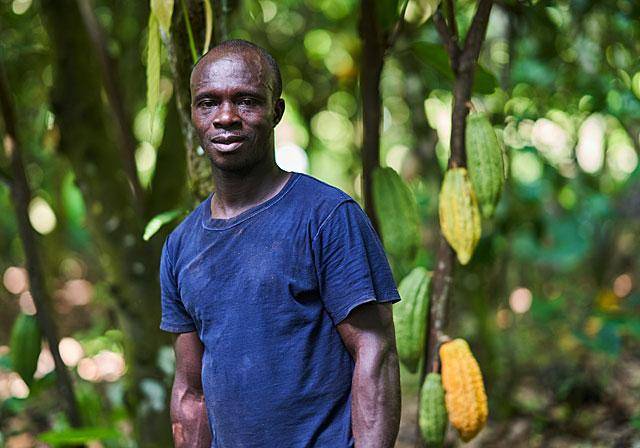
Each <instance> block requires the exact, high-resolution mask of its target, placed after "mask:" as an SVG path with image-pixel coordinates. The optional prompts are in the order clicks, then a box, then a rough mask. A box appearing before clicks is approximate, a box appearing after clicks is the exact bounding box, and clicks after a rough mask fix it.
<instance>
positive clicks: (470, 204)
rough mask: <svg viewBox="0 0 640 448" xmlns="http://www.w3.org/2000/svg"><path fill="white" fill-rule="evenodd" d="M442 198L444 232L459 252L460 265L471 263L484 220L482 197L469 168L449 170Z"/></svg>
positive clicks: (443, 185) (441, 222) (439, 213)
mask: <svg viewBox="0 0 640 448" xmlns="http://www.w3.org/2000/svg"><path fill="white" fill-rule="evenodd" d="M438 201H439V202H438V216H439V217H440V230H442V235H444V237H445V239H446V240H447V242H448V243H449V244H450V245H451V247H452V248H453V249H454V250H455V251H456V255H457V256H458V261H460V264H463V265H464V264H467V263H468V262H469V260H470V259H471V256H472V255H473V251H474V250H475V248H476V245H477V244H478V241H479V240H480V235H481V233H482V223H481V220H480V209H479V208H478V200H477V199H476V194H475V191H474V189H473V185H471V181H470V180H469V176H468V174H467V170H466V169H465V168H451V169H450V170H447V172H446V173H445V175H444V180H443V181H442V187H441V188H440V195H439V198H438Z"/></svg>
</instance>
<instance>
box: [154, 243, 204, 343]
mask: <svg viewBox="0 0 640 448" xmlns="http://www.w3.org/2000/svg"><path fill="white" fill-rule="evenodd" d="M160 292H161V299H162V319H161V320H160V329H162V330H164V331H168V332H170V333H188V332H190V331H195V330H196V326H195V324H194V322H193V319H192V318H191V316H190V315H189V313H188V312H187V310H186V309H185V307H184V303H182V299H181V298H180V293H179V290H178V283H177V281H176V277H175V272H174V268H173V261H172V251H171V250H170V246H169V239H168V238H167V240H166V241H165V243H164V246H163V248H162V256H161V258H160Z"/></svg>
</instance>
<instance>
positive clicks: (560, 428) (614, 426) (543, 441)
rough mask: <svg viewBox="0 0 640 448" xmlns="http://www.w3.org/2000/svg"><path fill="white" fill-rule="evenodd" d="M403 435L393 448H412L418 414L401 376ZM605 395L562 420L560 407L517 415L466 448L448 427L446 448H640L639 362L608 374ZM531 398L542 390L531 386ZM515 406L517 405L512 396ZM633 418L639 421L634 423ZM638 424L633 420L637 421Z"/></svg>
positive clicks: (626, 360)
mask: <svg viewBox="0 0 640 448" xmlns="http://www.w3.org/2000/svg"><path fill="white" fill-rule="evenodd" d="M402 376H403V385H402V388H403V397H402V417H401V421H400V433H399V435H398V440H397V442H396V445H395V448H414V447H415V442H416V436H417V434H416V419H417V413H418V409H417V408H418V398H417V383H416V377H414V376H410V375H406V371H403V375H402ZM609 379H610V381H609V383H608V386H607V391H606V393H605V394H601V395H600V396H599V397H598V398H596V399H591V400H587V401H585V402H584V403H582V404H580V405H579V406H577V407H575V408H574V409H573V411H572V412H571V415H570V416H569V417H567V416H566V415H565V416H564V417H559V416H558V415H557V414H558V412H557V409H558V406H553V405H551V404H550V405H549V406H548V407H546V408H543V409H540V410H538V411H537V412H535V413H526V412H519V413H517V414H516V415H513V416H511V417H510V418H508V419H506V420H505V419H501V420H500V421H492V420H491V410H490V415H489V422H488V423H487V426H486V427H485V428H484V429H483V430H482V431H481V432H480V434H479V435H478V436H477V437H476V438H475V439H474V440H472V441H471V442H469V443H467V444H464V443H462V442H461V441H460V439H459V438H458V436H457V434H456V432H455V430H454V429H453V428H451V427H449V429H448V432H447V437H446V442H445V446H446V447H447V448H453V447H456V448H457V447H465V448H485V447H487V448H493V447H496V448H501V447H505V448H507V447H508V448H519V447H523V448H569V447H571V448H574V447H575V448H640V422H639V421H638V417H637V416H638V415H640V414H639V413H640V395H639V394H637V393H636V391H637V390H638V386H639V383H640V360H638V359H636V358H635V357H632V356H626V357H623V358H622V359H620V360H619V362H618V363H616V367H615V368H614V369H612V370H611V371H610V372H609ZM525 387H527V388H530V390H529V393H530V394H532V395H536V394H537V395H540V394H541V391H540V390H539V389H536V388H535V387H532V386H530V385H528V386H525ZM512 401H517V400H516V399H515V398H513V397H512ZM633 416H636V417H635V418H634V417H633ZM634 420H635V421H634Z"/></svg>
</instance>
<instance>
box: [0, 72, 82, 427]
mask: <svg viewBox="0 0 640 448" xmlns="http://www.w3.org/2000/svg"><path fill="white" fill-rule="evenodd" d="M10 91H11V90H10V89H9V86H8V85H7V80H6V77H5V74H4V68H3V66H2V61H0V108H1V110H2V118H3V120H4V132H5V136H4V139H3V141H4V146H5V148H4V149H5V152H6V153H7V155H8V156H9V159H10V162H11V170H12V172H13V176H12V177H13V181H12V182H11V197H12V200H13V206H14V209H15V212H16V220H17V222H18V233H19V234H20V239H21V240H22V246H23V250H24V255H25V260H26V266H27V271H28V273H29V289H30V292H31V296H32V297H33V301H34V303H35V306H36V311H37V313H36V319H37V321H38V326H39V327H40V330H41V331H42V334H43V335H44V338H45V340H46V341H47V343H48V344H49V350H50V351H51V355H52V356H53V361H54V363H55V371H56V380H57V384H58V391H59V392H60V396H61V398H62V402H63V403H64V405H65V408H66V409H65V410H66V413H67V417H68V418H69V423H70V424H71V426H73V427H80V426H81V424H82V423H81V420H80V414H79V413H78V407H77V404H76V400H75V395H74V393H73V384H72V382H71V377H70V376H69V372H68V370H67V367H66V366H65V365H64V363H63V362H62V357H61V356H60V351H59V348H58V331H57V328H56V324H55V321H54V320H53V317H52V313H51V307H50V306H49V304H50V299H49V296H48V294H47V288H46V283H45V275H44V271H43V269H42V265H41V261H40V253H39V249H38V244H37V241H36V234H35V231H34V230H33V228H32V227H31V224H30V223H29V212H28V206H29V202H31V190H30V189H29V184H28V182H27V176H26V173H25V169H24V163H23V162H22V154H21V151H20V145H19V141H18V137H17V132H16V120H15V112H14V106H13V100H12V99H11V94H10V93H9V92H10Z"/></svg>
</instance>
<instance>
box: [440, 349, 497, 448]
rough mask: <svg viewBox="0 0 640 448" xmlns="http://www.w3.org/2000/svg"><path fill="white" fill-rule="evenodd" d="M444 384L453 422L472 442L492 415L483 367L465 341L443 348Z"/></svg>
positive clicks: (466, 438)
mask: <svg viewBox="0 0 640 448" xmlns="http://www.w3.org/2000/svg"><path fill="white" fill-rule="evenodd" d="M440 363H441V365H442V385H443V387H444V390H445V395H444V399H445V404H446V407H447V412H448V414H449V421H450V422H451V425H453V427H454V428H456V429H457V430H458V434H460V438H461V439H462V440H463V441H465V442H468V441H469V440H471V439H473V438H474V437H475V436H476V435H477V434H478V433H479V432H480V430H481V429H482V428H483V427H484V425H485V424H486V422H487V417H488V416H489V409H488V407H487V394H486V392H485V390H484V383H483V382H482V373H481V372H480V366H478V362H477V361H476V359H475V358H474V357H473V354H472V353H471V349H470V348H469V344H467V342H466V341H465V340H464V339H454V340H453V341H451V342H447V343H445V344H443V345H442V346H440Z"/></svg>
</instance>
